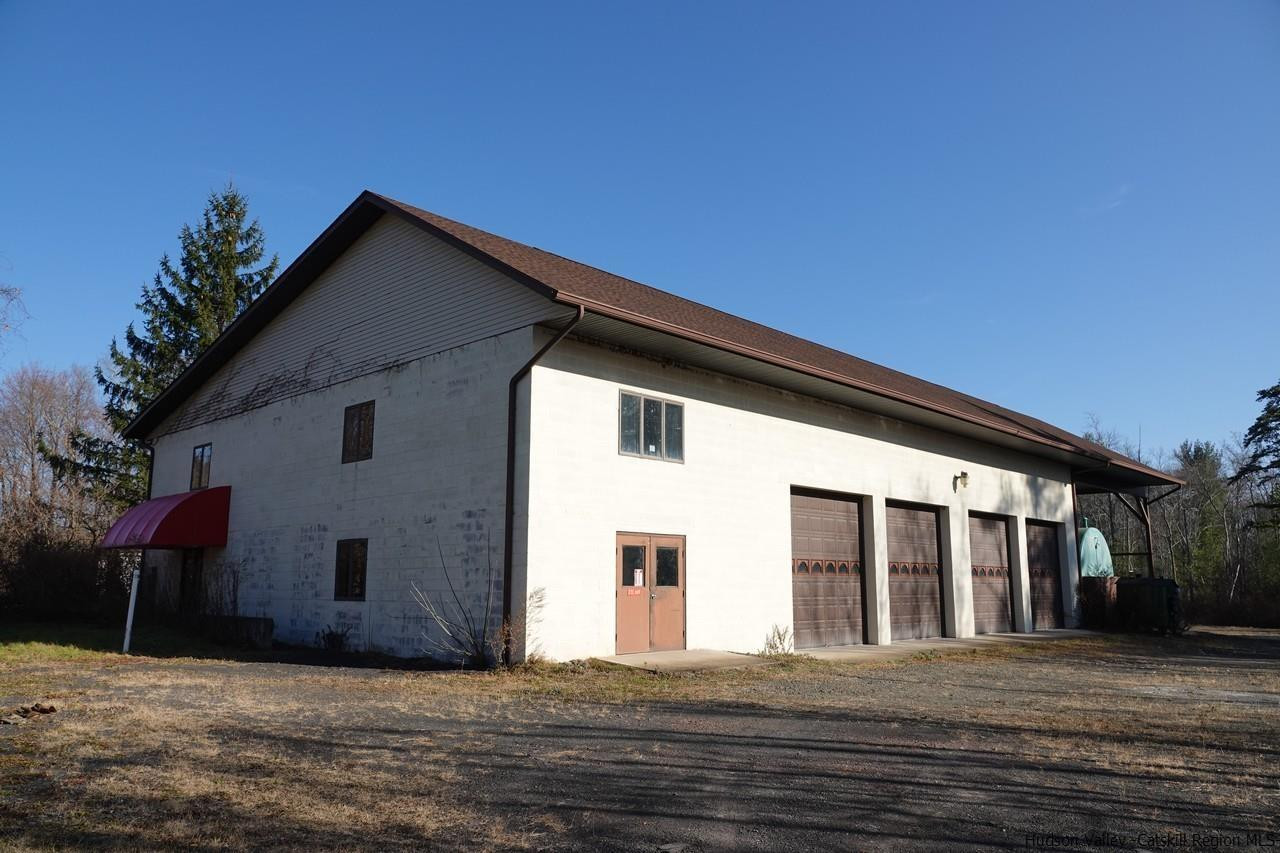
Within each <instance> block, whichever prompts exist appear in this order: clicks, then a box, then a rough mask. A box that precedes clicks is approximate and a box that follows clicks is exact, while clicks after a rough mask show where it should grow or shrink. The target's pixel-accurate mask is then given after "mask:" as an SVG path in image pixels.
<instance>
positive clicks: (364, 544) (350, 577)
mask: <svg viewBox="0 0 1280 853" xmlns="http://www.w3.org/2000/svg"><path fill="white" fill-rule="evenodd" d="M368 563H369V540H368V539H339V540H338V561H337V565H336V567H335V570H334V582H333V600H334V601H364V579H365V571H366V569H367V568H368Z"/></svg>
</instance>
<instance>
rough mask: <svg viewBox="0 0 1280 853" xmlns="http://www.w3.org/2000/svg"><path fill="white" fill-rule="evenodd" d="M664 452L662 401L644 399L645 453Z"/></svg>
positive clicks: (649, 454) (658, 453)
mask: <svg viewBox="0 0 1280 853" xmlns="http://www.w3.org/2000/svg"><path fill="white" fill-rule="evenodd" d="M661 454H662V401H661V400H645V401H644V455H645V456H660V455H661Z"/></svg>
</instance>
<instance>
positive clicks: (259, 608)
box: [151, 328, 532, 657]
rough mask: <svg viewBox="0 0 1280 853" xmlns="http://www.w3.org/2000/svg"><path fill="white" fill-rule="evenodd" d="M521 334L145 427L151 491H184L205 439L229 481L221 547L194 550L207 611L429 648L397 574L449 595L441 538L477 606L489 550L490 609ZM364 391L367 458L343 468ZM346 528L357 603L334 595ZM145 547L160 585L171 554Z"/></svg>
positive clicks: (287, 637)
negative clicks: (358, 585) (158, 432)
mask: <svg viewBox="0 0 1280 853" xmlns="http://www.w3.org/2000/svg"><path fill="white" fill-rule="evenodd" d="M531 346H532V334H531V329H530V328H524V329H520V330H517V331H515V332H510V333H507V334H505V335H501V336H498V337H493V338H486V339H484V340H481V341H477V342H475V343H471V344H467V345H465V346H462V347H456V348H454V349H451V350H448V351H447V352H444V353H440V354H437V355H434V356H429V357H427V358H421V359H417V360H415V361H413V362H411V363H409V364H406V365H404V366H402V367H399V368H396V369H394V370H387V371H382V372H380V373H377V374H373V375H370V376H365V377H362V378H359V379H353V380H350V381H348V382H343V383H340V384H338V385H334V386H331V387H328V388H325V389H322V390H318V391H313V392H310V393H307V394H303V395H299V396H294V397H290V398H288V399H286V400H281V401H278V402H275V403H272V404H270V405H267V406H264V407H261V408H257V409H254V410H252V411H250V412H247V413H244V414H241V415H237V416H234V417H230V418H223V419H220V420H217V421H214V422H212V423H207V424H203V425H201V426H198V427H193V428H191V429H185V430H180V431H178V432H174V433H169V434H167V435H165V436H162V437H161V438H159V440H158V441H157V443H156V449H155V454H156V456H155V475H154V476H155V485H154V489H153V491H154V494H156V495H165V494H173V493H176V492H184V491H186V490H187V487H188V484H189V472H190V468H191V451H192V448H194V447H195V446H196V445H199V444H203V443H205V442H212V444H213V462H212V466H211V475H210V480H211V482H210V485H213V486H221V485H230V486H231V489H232V491H231V515H230V521H229V535H228V541H227V546H226V547H225V548H208V549H205V580H206V587H207V588H206V596H207V600H208V602H209V605H210V607H211V608H212V609H214V610H217V609H224V610H233V611H234V612H235V613H236V615H241V616H268V617H271V618H272V619H274V620H275V635H276V637H277V638H278V639H280V640H283V641H286V642H293V643H304V644H311V643H314V642H315V640H316V633H317V632H318V631H321V630H323V629H325V628H326V627H333V628H334V629H339V630H340V629H344V628H349V629H350V630H351V635H350V637H349V640H350V642H351V645H352V646H353V647H355V648H362V649H379V650H383V651H386V652H390V653H393V654H397V655H402V656H411V657H412V656H420V655H423V654H424V653H437V651H438V650H436V649H434V648H433V647H432V646H431V645H430V644H429V643H427V642H425V641H424V638H423V636H422V632H423V631H424V630H430V629H432V628H433V626H431V625H430V624H429V623H428V619H427V618H426V614H425V613H424V612H423V611H422V610H421V609H420V608H419V607H418V605H416V604H415V603H414V601H413V600H412V597H411V595H410V584H411V583H415V584H417V585H418V586H419V588H421V589H422V590H423V591H424V592H428V593H430V594H431V595H432V597H433V600H435V599H436V598H438V597H441V596H443V598H444V600H445V601H446V602H448V601H449V593H448V590H447V585H446V583H445V579H444V576H443V574H442V573H441V571H440V559H439V555H438V553H437V537H439V543H440V550H442V551H443V553H444V558H445V561H446V562H447V563H448V564H449V566H450V569H451V570H452V571H451V576H452V578H453V580H454V582H455V583H457V584H459V585H461V586H463V587H465V591H466V594H467V595H468V597H469V601H470V603H471V604H472V605H473V606H476V607H477V608H478V607H479V606H480V597H481V593H480V591H481V590H482V589H483V587H484V581H485V577H486V574H487V570H488V565H489V554H490V553H492V554H493V560H494V569H495V572H496V583H495V588H496V589H497V590H498V593H499V597H498V598H497V599H496V600H495V602H494V605H493V618H494V620H495V621H496V620H499V619H500V617H501V598H500V590H501V565H502V564H501V547H502V538H503V537H502V520H503V513H502V503H503V492H504V486H505V471H506V390H507V380H508V379H509V378H510V376H511V374H512V373H514V372H515V371H516V369H517V368H518V367H519V366H520V365H521V364H522V363H523V362H524V361H525V360H527V359H528V358H529V356H530V354H531V353H532V349H531ZM366 400H374V401H375V402H376V406H375V427H374V442H373V458H372V459H369V460H367V461H364V462H353V463H348V464H345V465H344V464H342V463H341V461H340V460H341V451H342V421H343V410H344V409H345V407H347V406H349V405H352V404H354V403H361V402H364V401H366ZM349 538H368V540H369V557H368V567H369V571H368V580H367V592H366V600H365V601H334V564H335V543H336V542H337V540H339V539H349ZM151 553H152V557H151V559H152V561H153V565H156V566H159V565H164V566H166V567H167V568H168V574H169V578H168V582H169V583H170V584H172V583H173V579H172V574H173V572H175V571H176V569H177V563H176V560H175V558H174V556H173V554H174V552H163V551H161V552H151ZM233 579H234V580H233ZM170 595H171V597H175V598H173V600H175V601H176V592H172V593H170Z"/></svg>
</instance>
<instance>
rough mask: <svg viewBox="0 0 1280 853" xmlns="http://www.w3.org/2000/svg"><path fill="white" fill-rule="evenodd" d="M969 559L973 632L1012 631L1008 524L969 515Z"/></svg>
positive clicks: (998, 520)
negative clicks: (971, 572) (971, 564)
mask: <svg viewBox="0 0 1280 853" xmlns="http://www.w3.org/2000/svg"><path fill="white" fill-rule="evenodd" d="M969 556H970V558H971V562H972V563H973V630H974V631H975V632H976V633H979V634H994V633H997V632H1000V631H1012V630H1013V593H1012V592H1011V587H1010V585H1009V584H1010V580H1011V579H1010V577H1009V523H1008V521H1007V520H1006V519H1003V518H989V517H987V516H980V515H970V516H969Z"/></svg>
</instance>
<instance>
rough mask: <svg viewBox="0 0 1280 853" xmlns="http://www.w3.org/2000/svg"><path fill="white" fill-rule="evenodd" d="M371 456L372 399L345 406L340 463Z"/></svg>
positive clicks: (362, 459) (356, 460)
mask: <svg viewBox="0 0 1280 853" xmlns="http://www.w3.org/2000/svg"><path fill="white" fill-rule="evenodd" d="M372 458H373V400H370V401H369V402H367V403H357V404H356V405H354V406H347V409H346V411H345V412H344V413H343V417H342V464H344V465H345V464H347V463H348V462H363V461H364V460H366V459H372Z"/></svg>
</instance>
